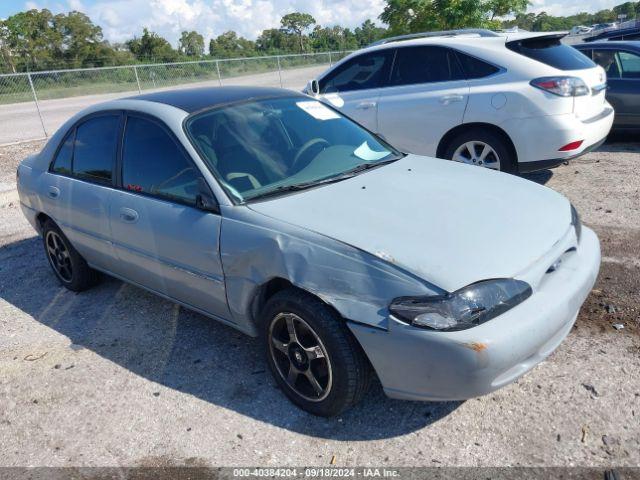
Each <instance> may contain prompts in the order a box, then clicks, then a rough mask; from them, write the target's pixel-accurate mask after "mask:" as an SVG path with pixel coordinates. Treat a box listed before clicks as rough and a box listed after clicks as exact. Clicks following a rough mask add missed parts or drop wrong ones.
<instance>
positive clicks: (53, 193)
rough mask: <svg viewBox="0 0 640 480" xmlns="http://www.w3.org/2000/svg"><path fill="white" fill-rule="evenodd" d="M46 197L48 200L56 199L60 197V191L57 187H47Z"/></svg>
mask: <svg viewBox="0 0 640 480" xmlns="http://www.w3.org/2000/svg"><path fill="white" fill-rule="evenodd" d="M47 195H48V196H49V198H58V197H59V196H60V189H59V188H58V187H53V186H52V187H49V188H48V189H47Z"/></svg>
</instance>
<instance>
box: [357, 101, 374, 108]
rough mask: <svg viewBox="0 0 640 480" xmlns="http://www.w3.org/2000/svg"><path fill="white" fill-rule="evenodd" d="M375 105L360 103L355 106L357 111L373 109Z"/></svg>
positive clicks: (372, 103)
mask: <svg viewBox="0 0 640 480" xmlns="http://www.w3.org/2000/svg"><path fill="white" fill-rule="evenodd" d="M376 105H377V103H376V102H360V103H359V104H358V105H356V108H357V109H358V110H368V109H370V108H375V106H376Z"/></svg>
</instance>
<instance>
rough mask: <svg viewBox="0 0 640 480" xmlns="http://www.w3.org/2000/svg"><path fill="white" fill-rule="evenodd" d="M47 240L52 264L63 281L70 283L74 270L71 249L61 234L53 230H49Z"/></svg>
mask: <svg viewBox="0 0 640 480" xmlns="http://www.w3.org/2000/svg"><path fill="white" fill-rule="evenodd" d="M45 240H46V245H47V255H48V256H49V261H50V263H51V266H52V267H53V269H54V270H55V271H56V273H57V274H58V276H59V277H60V278H61V279H62V280H63V281H65V282H67V283H70V282H71V280H72V279H73V270H72V267H71V256H70V255H69V250H68V249H67V247H66V245H65V244H64V242H63V241H62V238H61V237H60V235H58V233H56V232H54V231H53V230H49V231H48V232H47V235H46V237H45Z"/></svg>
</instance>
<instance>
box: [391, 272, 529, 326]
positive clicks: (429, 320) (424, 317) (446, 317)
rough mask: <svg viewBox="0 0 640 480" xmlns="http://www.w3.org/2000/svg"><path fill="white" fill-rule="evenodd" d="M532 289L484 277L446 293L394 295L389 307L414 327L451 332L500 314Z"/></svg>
mask: <svg viewBox="0 0 640 480" xmlns="http://www.w3.org/2000/svg"><path fill="white" fill-rule="evenodd" d="M531 293H532V290H531V287H530V286H529V284H528V283H526V282H523V281H521V280H514V279H509V278H506V279H497V280H485V281H482V282H478V283H474V284H472V285H469V286H467V287H464V288H462V289H460V290H458V291H456V292H453V293H449V294H446V295H434V296H424V297H400V298H396V299H395V300H394V301H393V302H392V303H391V305H389V311H391V313H392V314H393V315H395V316H396V317H397V318H399V319H400V320H404V321H406V322H409V323H410V324H411V325H414V326H416V327H423V328H429V329H433V330H439V331H449V332H451V331H457V330H466V329H468V328H472V327H475V326H478V325H480V324H482V323H484V322H487V321H489V320H491V319H492V318H495V317H497V316H498V315H502V314H503V313H504V312H506V311H507V310H510V309H512V308H513V307H515V306H516V305H518V304H519V303H522V302H523V301H525V300H526V299H527V298H529V297H530V296H531Z"/></svg>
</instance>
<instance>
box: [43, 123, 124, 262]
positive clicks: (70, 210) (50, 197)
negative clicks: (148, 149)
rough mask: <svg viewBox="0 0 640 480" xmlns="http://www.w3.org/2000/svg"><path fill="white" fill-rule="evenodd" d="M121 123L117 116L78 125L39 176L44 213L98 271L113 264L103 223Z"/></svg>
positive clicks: (108, 209)
mask: <svg viewBox="0 0 640 480" xmlns="http://www.w3.org/2000/svg"><path fill="white" fill-rule="evenodd" d="M121 120H122V114H121V112H101V113H99V114H94V115H91V116H90V117H87V118H86V119H83V120H82V121H81V122H80V123H78V125H77V126H76V127H75V128H73V129H72V130H71V131H70V132H69V134H68V135H67V137H66V138H65V140H64V141H63V142H62V145H61V146H60V148H59V150H58V152H57V154H56V156H55V158H54V162H53V164H52V165H51V168H50V171H49V173H48V174H47V175H44V176H43V181H44V182H45V184H44V185H43V189H44V196H43V203H44V205H45V211H46V212H47V213H49V214H50V215H51V216H52V217H53V218H54V220H55V221H56V223H57V224H58V225H59V226H60V228H61V229H62V230H63V231H64V233H65V235H66V236H67V237H68V238H69V240H70V241H71V243H72V244H73V246H74V247H75V248H76V249H77V250H78V251H79V252H80V254H81V255H82V256H83V257H84V258H85V259H86V260H87V261H88V262H89V263H90V264H91V265H93V266H95V267H98V268H102V269H105V268H110V265H111V263H112V262H113V260H114V258H115V254H114V251H113V248H112V245H111V232H110V230H109V221H108V219H109V212H110V207H111V205H110V202H111V198H112V195H113V193H114V189H113V187H114V184H113V178H114V172H115V161H116V151H117V143H118V135H119V132H120V128H121Z"/></svg>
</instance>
